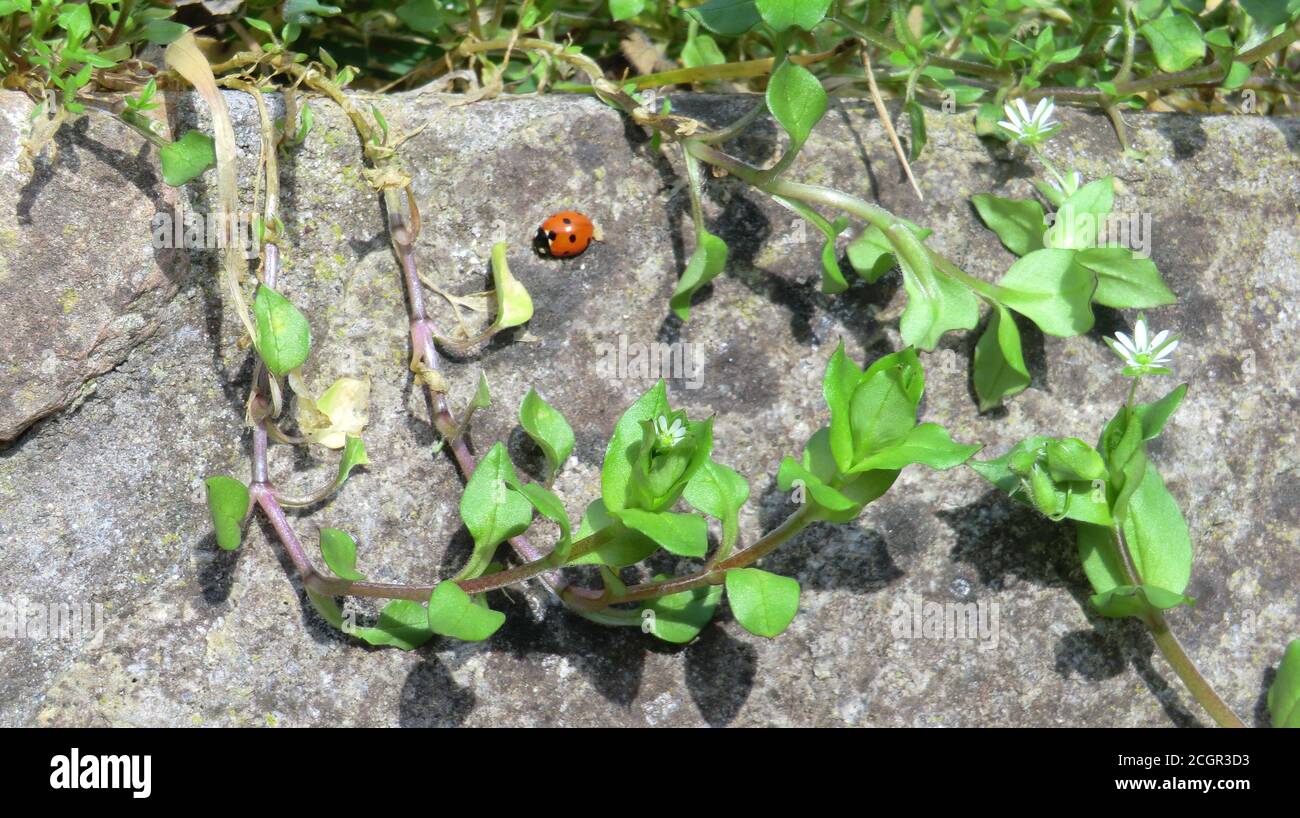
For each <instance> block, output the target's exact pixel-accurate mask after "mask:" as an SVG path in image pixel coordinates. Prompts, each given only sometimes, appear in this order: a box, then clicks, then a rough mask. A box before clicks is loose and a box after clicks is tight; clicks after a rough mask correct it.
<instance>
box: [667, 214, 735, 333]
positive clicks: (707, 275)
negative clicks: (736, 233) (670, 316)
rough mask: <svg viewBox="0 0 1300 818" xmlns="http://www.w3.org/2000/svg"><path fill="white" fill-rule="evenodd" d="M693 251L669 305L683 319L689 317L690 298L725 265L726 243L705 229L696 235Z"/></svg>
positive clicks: (715, 276)
mask: <svg viewBox="0 0 1300 818" xmlns="http://www.w3.org/2000/svg"><path fill="white" fill-rule="evenodd" d="M695 241H696V244H695V252H694V253H691V260H690V261H688V262H687V263H686V269H685V270H683V271H682V277H681V278H680V279H679V280H678V281H677V289H675V290H673V295H672V298H671V299H670V301H669V306H670V307H672V310H673V312H674V313H676V314H677V317H678V318H680V319H682V320H683V321H686V320H688V319H689V318H690V317H691V298H692V297H694V295H695V293H696V291H697V290H699V289H700V288H701V287H703V286H704V285H705V284H708V283H709V282H710V281H712V280H713V279H715V278H717V277H718V274H719V273H721V272H722V271H723V269H724V268H726V266H727V243H726V242H725V241H723V240H722V239H720V238H718V237H717V236H715V235H713V234H712V233H710V232H708V231H707V230H702V231H700V233H699V235H697V236H696V239H695Z"/></svg>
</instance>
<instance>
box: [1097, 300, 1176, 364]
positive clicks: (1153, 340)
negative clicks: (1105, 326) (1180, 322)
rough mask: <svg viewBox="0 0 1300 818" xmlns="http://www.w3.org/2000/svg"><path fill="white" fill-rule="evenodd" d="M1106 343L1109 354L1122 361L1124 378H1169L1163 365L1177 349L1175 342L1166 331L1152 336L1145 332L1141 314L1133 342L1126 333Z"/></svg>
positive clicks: (1144, 320)
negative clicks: (1155, 376)
mask: <svg viewBox="0 0 1300 818" xmlns="http://www.w3.org/2000/svg"><path fill="white" fill-rule="evenodd" d="M1105 340H1106V343H1107V344H1109V345H1110V348H1111V350H1112V351H1114V353H1115V354H1116V355H1118V356H1119V357H1120V359H1121V360H1122V361H1124V374H1125V375H1127V376H1129V377H1137V376H1139V375H1163V374H1168V373H1169V370H1168V369H1167V368H1165V366H1164V365H1165V364H1167V363H1169V356H1170V355H1172V354H1173V352H1174V350H1175V349H1177V348H1178V338H1177V337H1176V336H1174V335H1171V334H1170V333H1169V330H1162V331H1161V332H1158V333H1156V334H1155V335H1152V334H1151V333H1150V331H1149V330H1148V329H1147V319H1146V316H1145V315H1140V314H1139V315H1138V319H1137V324H1135V325H1134V327H1133V337H1132V338H1130V337H1129V336H1128V335H1127V334H1126V333H1123V332H1117V333H1115V337H1114V338H1113V339H1111V338H1107V339H1105Z"/></svg>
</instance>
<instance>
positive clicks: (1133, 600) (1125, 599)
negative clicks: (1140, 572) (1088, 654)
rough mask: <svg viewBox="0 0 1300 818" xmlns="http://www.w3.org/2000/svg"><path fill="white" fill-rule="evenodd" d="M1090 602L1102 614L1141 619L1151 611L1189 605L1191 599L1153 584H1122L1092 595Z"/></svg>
mask: <svg viewBox="0 0 1300 818" xmlns="http://www.w3.org/2000/svg"><path fill="white" fill-rule="evenodd" d="M1092 604H1093V606H1094V607H1095V608H1096V609H1097V610H1098V611H1099V612H1100V613H1101V615H1102V616H1110V617H1125V616H1134V617H1137V618H1139V619H1141V618H1145V617H1146V616H1147V615H1148V614H1149V613H1151V612H1152V611H1165V610H1168V609H1170V608H1176V607H1178V606H1179V605H1191V604H1192V600H1191V598H1190V597H1186V596H1183V595H1182V594H1176V593H1174V592H1173V591H1166V590H1165V589H1164V588H1158V587H1156V586H1154V585H1137V586H1134V585H1122V586H1119V587H1116V588H1111V589H1110V590H1109V591H1106V592H1105V593H1103V594H1095V595H1093V597H1092Z"/></svg>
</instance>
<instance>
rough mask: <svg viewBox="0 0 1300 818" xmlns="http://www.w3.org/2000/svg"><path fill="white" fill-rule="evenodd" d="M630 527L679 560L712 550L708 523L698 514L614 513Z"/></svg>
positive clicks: (659, 512)
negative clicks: (679, 558)
mask: <svg viewBox="0 0 1300 818" xmlns="http://www.w3.org/2000/svg"><path fill="white" fill-rule="evenodd" d="M612 513H613V514H614V516H616V517H618V519H619V520H621V521H622V522H623V524H624V525H626V526H627V527H628V528H631V529H633V530H635V531H640V532H641V533H642V534H644V535H646V536H647V537H649V538H650V539H652V540H654V541H655V542H656V543H658V544H659V545H660V546H661V547H663V549H664V550H665V551H668V552H669V553H672V554H676V555H678V556H679V557H702V556H704V555H705V554H706V553H708V550H709V524H708V522H707V521H706V520H705V519H704V518H703V517H700V516H697V515H695V514H678V513H675V512H672V511H658V512H652V511H644V510H642V509H639V508H625V509H623V510H621V511H616V512H612Z"/></svg>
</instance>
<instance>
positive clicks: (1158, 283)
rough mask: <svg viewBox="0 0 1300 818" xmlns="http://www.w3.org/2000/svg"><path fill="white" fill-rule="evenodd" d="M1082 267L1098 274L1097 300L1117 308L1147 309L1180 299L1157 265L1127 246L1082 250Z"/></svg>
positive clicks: (1079, 259) (1094, 295) (1094, 297)
mask: <svg viewBox="0 0 1300 818" xmlns="http://www.w3.org/2000/svg"><path fill="white" fill-rule="evenodd" d="M1077 258H1078V261H1079V264H1081V265H1083V266H1084V267H1085V268H1087V269H1089V270H1091V271H1092V272H1094V273H1096V275H1097V291H1096V292H1095V293H1093V296H1092V298H1093V300H1094V301H1096V302H1097V303H1098V304H1105V305H1106V306H1107V307H1115V308H1116V309H1125V308H1132V309H1147V308H1150V307H1159V306H1162V305H1165V304H1172V303H1174V302H1175V301H1177V300H1178V299H1177V298H1176V297H1175V296H1174V294H1173V292H1171V291H1170V289H1169V288H1168V287H1167V286H1165V282H1164V279H1163V278H1161V277H1160V271H1159V270H1157V269H1156V264H1155V262H1154V261H1152V260H1151V259H1149V258H1147V257H1146V256H1139V255H1138V254H1137V253H1134V252H1133V251H1132V250H1129V249H1128V248H1127V247H1093V248H1090V249H1088V250H1080V251H1079V253H1078V255H1077Z"/></svg>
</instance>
